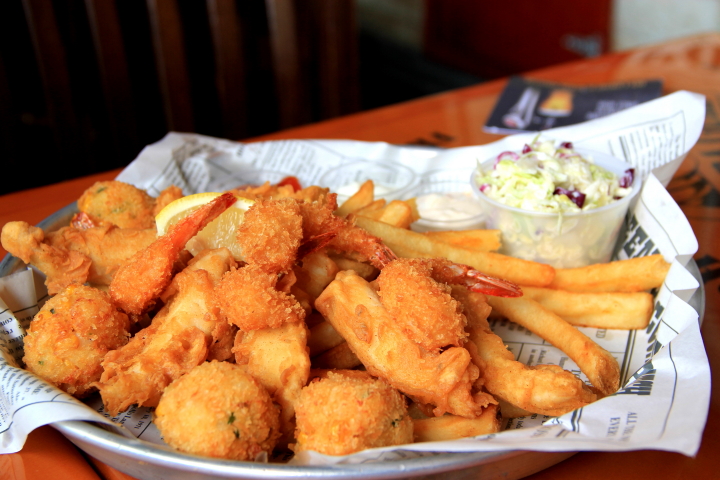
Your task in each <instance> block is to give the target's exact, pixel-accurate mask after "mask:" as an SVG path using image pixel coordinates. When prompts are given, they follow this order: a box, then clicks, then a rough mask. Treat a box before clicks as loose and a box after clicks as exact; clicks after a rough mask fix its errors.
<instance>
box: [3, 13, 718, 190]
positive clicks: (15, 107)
mask: <svg viewBox="0 0 720 480" xmlns="http://www.w3.org/2000/svg"><path fill="white" fill-rule="evenodd" d="M104 1H105V2H108V3H110V4H112V5H115V7H116V9H117V16H118V18H119V23H120V27H121V37H122V39H123V43H124V49H125V54H126V57H127V64H128V70H129V72H130V84H131V89H132V94H133V100H132V103H133V108H134V109H135V110H136V113H137V119H136V125H137V135H136V136H135V138H133V139H127V141H123V139H120V142H118V139H117V138H113V135H112V134H111V132H110V130H109V126H110V124H111V123H112V118H109V112H108V111H107V108H106V106H105V103H104V102H103V86H102V85H101V82H100V81H99V80H100V76H99V65H98V59H97V52H96V51H95V50H96V49H94V48H93V38H94V37H93V31H92V28H91V27H90V26H88V14H87V8H88V6H89V5H91V4H95V5H100V4H101V3H99V2H98V0H5V1H3V2H0V163H1V164H2V167H3V170H4V173H6V174H7V173H12V175H11V176H10V177H7V175H5V176H4V177H5V178H6V180H5V181H4V182H2V184H0V193H7V192H10V191H13V190H19V189H23V188H29V187H32V186H38V185H43V184H48V183H54V182H57V181H60V180H63V179H68V178H75V177H78V176H81V175H87V174H90V173H94V172H98V171H106V170H110V169H113V168H118V167H122V166H124V165H127V163H129V162H130V161H131V160H132V159H133V158H134V157H135V156H136V155H137V154H138V153H139V151H140V149H141V148H142V147H143V146H144V145H147V144H149V143H152V142H154V141H157V140H159V139H160V138H161V137H162V136H163V135H164V134H165V133H166V132H167V131H168V130H170V129H171V126H170V123H169V122H168V121H167V118H166V115H165V114H164V106H163V98H162V92H161V90H160V88H159V87H158V85H157V80H158V73H157V72H158V70H157V57H156V55H154V51H153V47H152V42H153V38H152V36H153V33H152V29H151V28H150V17H149V16H148V5H150V4H155V5H158V4H166V5H169V4H176V5H177V7H178V11H179V21H180V23H182V31H183V38H184V43H185V46H186V49H187V52H186V57H187V59H186V61H187V65H188V70H189V87H190V88H189V98H188V102H189V103H192V106H193V120H194V124H193V130H192V131H196V132H198V133H202V134H206V135H212V136H218V137H231V138H234V139H242V138H248V137H252V136H256V135H261V134H263V133H268V132H272V131H274V130H277V129H280V128H283V126H287V125H286V124H283V122H282V119H281V118H280V117H279V114H278V106H279V105H278V88H277V86H278V72H277V66H278V63H277V61H276V60H277V59H274V58H273V55H272V54H273V42H274V41H276V40H275V39H274V37H273V35H272V34H273V26H272V22H271V20H273V19H275V20H277V18H275V17H276V13H277V12H274V11H273V10H272V8H270V7H272V6H273V5H274V6H275V7H273V8H277V5H285V6H291V7H293V8H294V14H295V16H296V17H297V18H296V19H295V20H296V25H295V26H296V27H298V32H299V35H298V36H297V37H296V38H298V39H300V40H308V39H310V40H312V41H311V42H310V44H309V45H305V46H303V47H302V48H301V49H300V50H301V51H300V52H299V53H300V58H301V60H302V61H303V62H305V63H307V64H308V65H311V66H312V67H313V68H315V70H316V71H315V72H314V73H312V74H310V75H306V76H305V81H307V82H308V83H309V84H310V85H309V87H310V90H308V91H310V92H311V93H310V94H308V101H309V102H310V103H309V104H308V107H307V115H305V119H304V120H303V121H305V122H309V121H318V120H322V119H324V118H330V117H332V116H334V115H337V114H348V113H352V112H354V111H359V110H365V109H370V108H377V107H382V106H384V105H388V104H392V103H397V102H402V101H406V100H410V99H413V98H417V97H421V96H425V95H431V94H434V93H438V92H443V91H447V90H450V89H454V88H459V87H463V86H467V85H472V84H476V83H479V82H482V81H486V80H490V79H494V78H499V77H502V76H506V75H511V74H518V73H521V72H524V71H527V70H530V69H536V68H542V67H545V66H549V65H552V64H556V63H560V62H565V61H571V60H574V59H579V58H583V57H591V56H595V55H599V54H602V53H604V52H608V51H615V50H623V49H626V48H632V47H636V46H642V45H645V44H649V43H655V42H660V41H663V40H666V39H670V38H675V37H681V36H687V35H692V34H696V33H701V32H706V31H720V0H593V1H591V2H582V1H577V0H503V1H502V2H496V1H488V0H486V1H479V0H354V1H353V0H346V1H344V2H343V4H344V5H346V6H349V9H348V10H347V11H342V12H335V14H338V15H342V18H343V20H344V21H346V22H351V23H345V24H343V26H342V27H338V28H337V29H336V30H339V31H336V32H335V34H336V35H345V37H347V42H346V43H347V45H345V46H346V47H347V48H349V50H348V51H350V52H355V53H353V54H352V55H356V56H357V58H354V59H351V60H352V61H351V62H349V63H348V64H347V65H351V66H352V65H355V66H356V67H357V68H349V67H346V66H342V68H344V69H346V70H347V71H345V70H344V71H343V72H341V73H345V80H342V82H341V83H339V84H337V85H332V87H333V88H335V89H336V90H339V91H341V92H344V91H347V90H352V89H353V88H355V87H357V90H358V98H357V101H356V102H354V103H351V104H349V105H350V106H349V107H346V108H345V109H344V110H343V111H341V112H336V113H331V114H329V113H327V112H326V111H325V112H324V111H323V109H322V108H321V105H320V102H321V100H322V99H321V98H320V97H321V95H319V94H318V92H320V93H322V91H323V90H327V87H321V86H320V84H319V83H317V82H318V81H319V79H320V77H321V76H322V74H323V72H322V69H323V67H326V66H328V65H325V64H323V63H322V61H320V64H318V60H317V59H315V60H313V59H312V57H311V55H312V54H313V53H314V52H315V53H316V51H317V50H318V49H322V48H324V47H323V45H324V44H323V41H324V40H323V38H324V37H323V36H322V35H320V34H318V33H317V31H318V29H317V26H318V25H319V23H318V22H320V21H323V19H322V18H321V19H320V20H318V19H315V20H312V19H311V18H310V16H311V15H313V14H317V12H321V11H323V9H324V8H325V7H327V6H332V5H334V4H337V2H338V0H281V1H273V0H235V1H234V2H233V0H230V3H234V8H235V10H236V11H237V15H238V16H239V17H240V20H241V21H240V26H241V27H242V32H241V33H242V35H241V36H242V49H243V52H242V55H243V56H244V59H245V61H246V63H247V64H246V65H245V70H244V72H243V74H242V78H241V80H242V81H241V82H238V83H237V84H236V85H230V88H243V89H246V90H247V92H248V95H247V96H246V102H245V105H244V106H243V111H245V112H246V128H245V130H244V133H243V134H242V135H240V134H238V135H233V134H228V133H226V132H227V131H228V130H227V128H224V127H225V125H223V119H222V113H221V111H222V108H221V107H222V104H221V102H220V100H219V98H220V94H219V93H220V92H219V90H218V83H217V81H216V78H215V77H214V72H215V70H216V67H217V62H216V61H215V60H214V58H213V39H212V35H211V32H210V30H211V29H210V28H209V26H208V25H209V22H210V20H211V19H210V17H209V14H208V5H210V4H215V5H217V4H220V3H222V2H223V1H224V2H225V4H226V5H227V2H228V0H222V1H221V0H214V1H211V0H206V1H199V0H113V1H110V0H104ZM29 7H30V8H31V9H33V8H34V9H35V11H36V12H41V13H52V14H53V16H54V19H55V21H56V23H57V35H58V38H59V41H61V42H62V43H63V47H64V49H65V53H66V60H67V69H68V72H69V75H68V78H69V80H68V81H69V82H70V83H71V85H70V90H71V91H72V102H71V103H69V104H68V105H70V106H69V107H67V108H68V109H72V113H73V115H74V117H75V120H76V126H75V127H74V128H76V129H77V130H78V131H81V134H79V135H77V136H75V135H74V134H73V132H70V134H69V135H67V134H62V133H60V134H58V131H60V132H62V129H61V128H60V127H63V125H57V121H55V120H53V118H52V115H51V113H52V112H50V111H49V108H48V102H47V95H48V92H49V91H52V88H54V87H55V85H52V84H48V82H53V81H55V80H56V79H53V78H49V79H48V78H44V77H43V75H42V72H41V69H40V67H39V66H38V63H37V58H38V55H37V51H36V50H35V47H36V45H35V44H34V43H33V42H34V37H33V34H32V31H31V27H30V26H29V25H28V22H27V12H28V11H29V10H28V8H29ZM115 7H114V8H115ZM268 8H270V10H268ZM325 9H326V8H325ZM268 12H270V13H268ZM313 12H314V13H313ZM42 17H45V15H42ZM323 18H324V21H325V22H326V24H327V18H328V17H323ZM313 22H314V23H313ZM303 25H304V27H303ZM327 26H328V25H326V27H327ZM329 26H330V27H332V26H333V24H332V23H331V24H330V25H329ZM34 28H38V27H37V25H36V26H35V27H34ZM275 33H277V32H275ZM280 33H284V31H281V32H280ZM336 38H340V37H336ZM313 62H315V63H313ZM281 65H282V63H281ZM330 67H337V66H336V65H330ZM318 70H319V73H318ZM306 73H307V72H306ZM106 93H107V92H105V94H106ZM66 111H67V110H66ZM65 127H67V126H65ZM59 128H60V130H59ZM65 131H66V132H67V131H68V130H67V128H66V129H65ZM70 137H73V139H72V140H68V138H70ZM63 142H64V143H65V144H64V145H63Z"/></svg>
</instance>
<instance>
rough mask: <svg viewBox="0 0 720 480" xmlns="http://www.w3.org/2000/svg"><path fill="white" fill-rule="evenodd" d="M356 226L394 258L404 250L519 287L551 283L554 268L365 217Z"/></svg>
mask: <svg viewBox="0 0 720 480" xmlns="http://www.w3.org/2000/svg"><path fill="white" fill-rule="evenodd" d="M355 220H356V224H357V225H358V226H359V227H361V228H364V229H365V230H367V231H368V232H370V233H371V234H372V235H375V236H376V237H379V238H380V239H382V240H383V242H385V244H386V245H387V246H388V247H390V248H391V249H392V250H393V251H394V252H395V253H396V254H397V255H400V256H404V255H403V254H402V253H401V252H402V250H403V248H405V249H408V250H411V251H413V252H418V253H420V254H421V255H422V256H423V257H425V258H429V257H445V258H447V259H448V260H450V261H452V262H455V263H461V264H464V265H469V266H471V267H473V268H475V269H477V270H479V271H481V272H483V273H484V274H486V275H491V276H493V277H498V278H503V279H505V280H509V281H511V282H514V283H517V284H518V285H529V286H534V287H544V286H547V285H549V284H550V282H551V281H552V279H553V276H554V275H555V269H554V268H553V267H551V266H550V265H545V264H542V263H537V262H531V261H528V260H522V259H519V258H514V257H508V256H506V255H501V254H499V253H494V252H478V251H473V250H468V249H467V248H460V247H456V246H453V245H449V244H447V243H443V242H439V241H437V240H434V239H432V238H430V237H428V236H426V235H424V234H422V233H417V232H413V231H411V230H406V229H404V228H397V227H393V226H392V225H388V224H386V223H382V222H378V221H375V220H372V219H369V218H366V217H362V216H357V217H356V218H355Z"/></svg>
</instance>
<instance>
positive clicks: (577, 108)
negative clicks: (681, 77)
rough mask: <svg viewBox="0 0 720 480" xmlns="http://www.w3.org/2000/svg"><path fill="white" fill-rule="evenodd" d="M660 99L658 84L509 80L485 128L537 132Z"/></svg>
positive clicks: (502, 130) (508, 131) (645, 82)
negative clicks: (590, 84)
mask: <svg viewBox="0 0 720 480" xmlns="http://www.w3.org/2000/svg"><path fill="white" fill-rule="evenodd" d="M661 95H662V82H661V81H660V80H646V81H638V82H633V83H623V84H613V85H599V86H587V87H576V86H569V85H562V84H557V83H548V82H542V81H538V80H529V79H526V78H522V77H517V76H516V77H511V78H510V81H509V82H508V84H507V86H506V87H505V89H504V90H503V92H502V94H501V95H500V98H499V99H498V102H497V104H496V105H495V108H494V109H493V112H492V113H491V114H490V118H489V119H488V121H487V124H486V125H485V127H484V130H485V131H486V132H489V133H519V132H538V131H541V130H547V129H550V128H556V127H564V126H567V125H574V124H576V123H581V122H585V121H587V120H593V119H595V118H600V117H604V116H606V115H610V114H611V113H615V112H618V111H620V110H624V109H626V108H629V107H632V106H635V105H637V104H639V103H643V102H647V101H648V100H653V99H655V98H658V97H660V96H661Z"/></svg>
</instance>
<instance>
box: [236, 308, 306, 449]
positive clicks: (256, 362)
mask: <svg viewBox="0 0 720 480" xmlns="http://www.w3.org/2000/svg"><path fill="white" fill-rule="evenodd" d="M307 335H308V330H307V327H306V326H305V323H303V322H285V323H283V324H282V325H281V326H279V327H277V328H264V329H259V330H252V331H249V332H243V331H242V330H240V331H239V332H238V333H237V336H236V337H235V346H234V347H233V353H234V354H235V362H236V363H237V364H238V365H241V366H242V368H243V369H245V371H246V372H247V373H249V374H250V375H252V376H253V377H255V378H256V379H257V380H258V381H259V382H260V383H261V384H262V386H264V387H265V388H266V389H267V391H268V392H269V393H270V395H271V396H272V398H273V400H274V401H275V402H276V403H277V404H278V405H280V431H281V432H282V437H281V438H280V441H279V444H280V445H282V446H287V445H288V444H289V443H290V442H291V441H292V439H293V434H294V433H295V405H296V404H297V400H298V396H299V395H300V390H302V388H303V387H304V386H305V385H306V384H307V381H308V376H309V374H310V356H309V354H308V348H307Z"/></svg>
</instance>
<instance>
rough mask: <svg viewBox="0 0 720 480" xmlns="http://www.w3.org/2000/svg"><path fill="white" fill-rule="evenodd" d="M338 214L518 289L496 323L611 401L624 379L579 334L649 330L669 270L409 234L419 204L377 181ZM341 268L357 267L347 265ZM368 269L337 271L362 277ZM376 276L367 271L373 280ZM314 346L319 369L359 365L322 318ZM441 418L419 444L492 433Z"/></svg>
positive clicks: (656, 261)
mask: <svg viewBox="0 0 720 480" xmlns="http://www.w3.org/2000/svg"><path fill="white" fill-rule="evenodd" d="M336 213H337V214H338V215H342V216H347V217H348V218H350V219H352V220H353V221H354V222H355V223H356V224H357V225H358V226H360V227H362V228H363V229H365V230H367V231H368V232H370V233H371V234H373V235H375V236H377V237H379V238H380V239H382V241H383V242H384V243H385V244H386V245H387V246H388V247H390V248H391V249H392V250H393V252H395V254H396V255H398V256H399V257H406V258H434V257H444V258H447V259H449V260H451V261H452V262H455V263H458V264H464V265H469V266H471V267H473V268H475V269H477V270H479V271H481V272H483V273H485V274H487V275H491V276H495V277H499V278H503V279H505V280H509V281H511V282H514V283H516V284H518V285H520V286H521V287H522V290H523V296H522V297H518V298H501V297H488V303H489V304H490V306H491V307H492V309H493V312H492V314H491V316H494V317H496V318H497V317H503V318H507V319H509V320H510V321H512V322H515V323H517V324H519V325H521V326H523V327H525V328H526V329H528V330H530V331H531V332H533V333H535V334H537V335H538V336H540V337H541V338H543V339H544V340H545V341H547V342H548V343H550V344H551V345H553V346H555V347H557V348H559V349H560V350H562V351H563V352H565V353H566V354H567V355H568V356H569V357H570V358H571V359H572V360H573V361H575V363H576V364H577V365H578V366H579V367H580V369H581V371H583V373H585V374H586V376H587V377H588V379H589V380H590V381H591V383H592V384H593V386H594V387H596V388H597V389H598V390H600V391H601V392H602V393H603V394H604V395H609V394H612V393H614V391H615V390H616V389H617V388H618V387H617V381H618V378H604V377H607V376H612V375H615V376H617V375H618V373H617V372H615V373H611V374H608V373H606V371H605V370H603V369H602V368H601V367H600V366H598V365H601V364H602V363H603V361H604V360H607V359H604V358H603V356H606V355H609V353H607V352H605V351H604V349H602V348H600V347H599V346H597V344H594V342H592V340H589V339H588V338H587V337H586V336H584V335H583V334H581V333H580V332H579V331H578V330H577V329H576V328H575V327H579V326H581V327H595V328H601V329H644V328H646V327H647V325H648V323H649V321H650V318H651V315H652V312H653V295H652V294H651V293H650V292H649V291H650V290H652V289H655V288H658V287H660V286H661V285H662V283H663V281H664V280H665V276H666V274H667V272H668V270H669V268H670V265H669V264H668V263H667V262H666V261H665V260H664V259H663V257H662V256H661V255H651V256H646V257H641V258H634V259H630V260H621V261H615V262H610V263H604V264H596V265H591V266H588V267H581V268H572V269H555V268H553V267H551V266H549V265H545V264H541V263H536V262H532V261H527V260H522V259H518V258H514V257H509V256H506V255H502V254H500V253H497V251H498V250H499V249H500V247H501V234H500V231H498V230H465V231H440V232H424V233H419V232H415V231H412V230H411V229H410V225H411V224H412V223H413V222H414V221H416V220H418V219H419V215H418V211H417V208H416V206H415V202H414V199H410V200H407V201H400V200H393V201H391V202H386V201H385V200H384V199H376V198H375V195H374V185H373V183H372V181H367V182H365V183H364V184H363V185H362V187H361V188H360V190H359V191H358V192H357V193H355V194H354V195H353V196H351V197H350V198H349V199H347V200H346V201H345V202H344V203H343V204H342V205H341V206H340V207H339V208H338V210H337V212H336ZM338 261H345V262H351V260H347V259H338ZM363 265H364V264H357V265H347V264H346V265H339V267H340V268H341V269H346V268H352V269H355V270H356V271H358V270H357V269H359V268H363V267H362V266H363ZM365 267H367V266H365ZM369 268H372V267H369ZM360 274H361V276H363V274H362V273H360ZM371 274H372V272H370V271H368V272H367V276H368V277H370V276H371ZM308 345H309V348H310V355H311V357H312V359H313V360H312V363H313V366H314V367H315V368H327V369H331V368H335V369H348V368H354V367H357V366H359V365H360V364H361V362H360V361H359V360H358V358H357V357H356V356H355V355H354V354H353V352H352V351H351V350H350V348H349V346H348V344H347V343H346V342H345V340H344V339H343V338H342V337H341V336H340V335H339V334H338V333H337V332H336V331H335V330H334V329H333V327H332V326H331V325H330V324H329V323H328V322H325V321H322V318H320V319H319V320H318V322H316V323H315V324H314V325H312V326H311V330H310V337H309V342H308ZM593 345H594V346H595V347H597V348H594V347H593ZM511 407H512V406H509V408H507V409H506V410H507V411H505V409H504V410H503V414H504V415H505V416H518V415H521V414H522V413H523V411H521V410H520V411H517V409H513V408H511ZM525 413H526V412H525ZM439 418H440V420H435V421H431V422H428V421H426V420H427V419H423V420H422V421H419V420H418V421H417V423H416V432H415V433H416V438H417V440H418V441H423V440H447V439H453V438H460V437H465V436H471V435H480V434H486V433H488V431H487V429H488V420H487V418H486V419H483V420H480V419H462V418H453V419H452V421H449V420H448V419H444V420H443V419H442V417H439Z"/></svg>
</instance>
